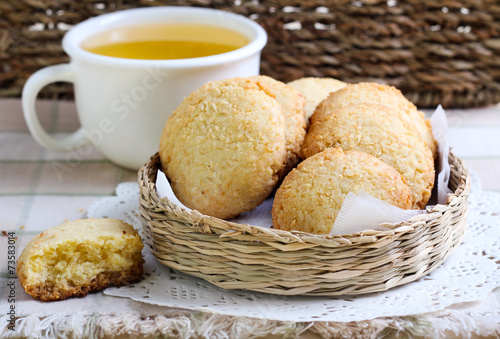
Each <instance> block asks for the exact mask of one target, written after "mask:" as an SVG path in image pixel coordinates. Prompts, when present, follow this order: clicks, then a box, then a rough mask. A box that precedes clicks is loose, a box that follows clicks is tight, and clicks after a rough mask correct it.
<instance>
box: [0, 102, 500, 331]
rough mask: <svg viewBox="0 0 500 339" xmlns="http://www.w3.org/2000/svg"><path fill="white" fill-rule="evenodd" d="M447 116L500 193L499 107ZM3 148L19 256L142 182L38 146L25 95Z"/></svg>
mask: <svg viewBox="0 0 500 339" xmlns="http://www.w3.org/2000/svg"><path fill="white" fill-rule="evenodd" d="M37 112H38V116H39V118H40V121H41V123H42V125H43V126H44V128H46V129H47V130H48V131H49V132H50V133H52V134H55V135H57V136H65V135H69V134H70V133H71V132H72V131H74V130H75V129H77V128H78V127H79V122H78V118H77V114H76V109H75V105H74V103H73V102H59V101H50V100H40V101H38V102H37ZM426 113H430V112H426ZM446 114H447V117H448V122H449V127H450V128H449V136H450V145H451V147H452V149H453V151H454V153H455V154H456V155H457V156H459V157H460V158H461V159H463V160H464V162H465V164H466V165H467V166H468V167H469V168H470V169H472V170H473V171H474V172H476V173H477V174H478V176H479V177H480V178H481V182H482V188H483V189H484V190H492V191H497V192H500V175H499V174H500V137H499V135H500V105H496V106H490V107H486V108H477V109H468V110H447V111H446ZM0 145H1V146H0V174H1V176H0V230H1V231H5V232H15V234H16V236H17V237H18V240H17V244H16V245H17V250H18V252H19V253H17V255H19V254H20V251H21V250H22V248H24V246H25V245H26V243H27V242H28V241H29V240H30V239H31V238H32V237H33V236H34V235H36V234H38V233H40V232H41V231H42V230H44V229H46V228H48V227H51V226H55V225H58V224H61V223H63V222H64V221H67V220H75V219H79V218H85V217H86V210H87V208H88V207H89V206H90V204H92V203H93V202H95V201H96V200H97V199H100V198H102V197H104V196H110V195H113V194H114V191H115V188H116V186H117V184H119V183H121V182H125V181H136V179H137V173H136V172H135V171H131V170H127V169H124V168H121V167H119V166H116V165H114V164H113V163H111V162H110V161H108V160H106V159H105V158H104V157H103V156H102V155H101V154H100V153H99V152H98V151H97V150H95V149H88V150H86V151H85V152H75V151H73V152H71V151H70V152H65V153H64V152H63V153H59V152H52V151H49V150H46V149H44V148H43V147H42V146H40V145H38V144H37V143H36V141H35V140H34V139H33V138H32V137H31V135H30V133H29V131H28V128H27V126H26V124H25V121H24V118H23V114H22V110H21V102H20V100H19V99H0ZM6 239H7V237H5V236H4V237H0V248H2V249H4V248H6V241H7V240H6ZM7 272H8V271H7V253H6V251H3V250H2V251H0V277H1V278H7V277H8V276H9V275H8V273H7ZM2 288H3V286H2ZM17 293H24V291H22V290H21V291H18V292H17ZM0 312H1V313H2V314H3V313H4V310H3V309H2V310H0ZM0 328H1V327H0ZM0 332H1V331H0Z"/></svg>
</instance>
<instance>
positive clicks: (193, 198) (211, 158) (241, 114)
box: [160, 79, 286, 219]
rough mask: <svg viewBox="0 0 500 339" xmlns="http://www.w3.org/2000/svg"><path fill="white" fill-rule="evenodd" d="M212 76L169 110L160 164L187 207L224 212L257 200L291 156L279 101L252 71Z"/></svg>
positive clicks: (233, 213) (241, 208) (228, 215)
mask: <svg viewBox="0 0 500 339" xmlns="http://www.w3.org/2000/svg"><path fill="white" fill-rule="evenodd" d="M244 83H245V85H242V80H241V79H226V80H220V81H213V82H210V83H208V84H206V85H204V86H202V87H200V88H199V89H197V90H195V91H194V92H192V93H191V94H190V95H189V96H188V97H187V98H185V99H184V101H183V102H182V103H181V105H180V106H179V107H178V108H177V109H176V110H175V111H174V113H173V114H172V115H171V116H170V117H169V118H168V120H167V123H166V125H165V129H164V131H163V135H162V137H161V142H160V160H161V164H162V167H163V171H164V172H165V174H166V175H167V177H168V178H169V180H170V181H171V186H172V190H173V191H174V193H175V195H176V196H177V198H178V199H179V200H180V201H181V202H182V203H183V204H184V205H186V206H187V207H190V208H192V209H197V210H198V211H200V212H201V213H203V214H207V215H211V216H215V217H218V218H222V219H227V218H231V217H235V216H237V215H238V214H240V213H243V212H246V211H249V210H251V209H253V208H254V207H256V206H258V205H260V204H261V203H262V201H264V199H265V198H266V197H267V196H268V195H269V193H270V192H271V191H272V190H273V188H274V186H275V184H276V182H277V180H278V174H279V173H280V171H282V170H283V166H284V163H285V160H286V138H285V117H284V113H283V108H282V106H281V105H280V104H279V103H278V101H276V99H275V98H274V97H273V94H272V93H270V92H269V91H268V90H266V89H265V88H262V86H259V84H258V83H256V82H255V81H252V80H250V79H246V80H244Z"/></svg>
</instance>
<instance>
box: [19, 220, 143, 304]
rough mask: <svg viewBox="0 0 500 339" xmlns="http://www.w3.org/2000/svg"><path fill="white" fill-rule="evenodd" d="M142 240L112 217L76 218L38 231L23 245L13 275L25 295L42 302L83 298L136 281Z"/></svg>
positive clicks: (139, 274)
mask: <svg viewBox="0 0 500 339" xmlns="http://www.w3.org/2000/svg"><path fill="white" fill-rule="evenodd" d="M142 248H143V244H142V241H141V238H140V237H139V234H138V233H137V231H136V230H135V229H134V228H133V227H132V226H130V225H129V224H126V223H124V222H123V221H121V220H116V219H82V220H76V221H70V222H66V223H64V224H61V225H59V226H55V227H52V228H49V229H47V230H45V231H43V232H42V233H41V234H39V235H37V236H36V237H35V238H33V239H32V240H31V241H30V242H29V243H28V244H27V245H26V247H25V248H24V250H23V252H22V253H21V255H20V257H19V260H18V262H17V276H18V278H19V281H20V283H21V285H22V286H23V288H24V290H25V291H26V293H28V294H29V295H31V296H32V297H34V298H36V299H39V300H43V301H50V300H63V299H67V298H70V297H83V296H85V295H87V294H88V293H89V292H92V291H98V290H102V289H104V288H106V287H108V286H110V285H115V286H122V285H126V284H130V283H133V282H137V281H140V280H141V276H142V274H143V267H142V264H143V259H142V255H141V250H142Z"/></svg>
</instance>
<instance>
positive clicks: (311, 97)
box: [287, 77, 347, 121]
mask: <svg viewBox="0 0 500 339" xmlns="http://www.w3.org/2000/svg"><path fill="white" fill-rule="evenodd" d="M287 85H288V86H291V87H293V88H295V89H297V90H299V92H301V93H302V94H303V95H304V96H305V97H306V107H305V110H306V121H307V120H309V117H310V116H311V115H313V113H314V110H315V109H316V106H318V105H319V103H320V102H321V101H323V100H324V99H326V98H327V97H328V95H329V94H330V93H331V92H335V91H337V90H339V89H341V88H344V87H345V86H346V85H347V83H345V82H343V81H340V80H337V79H333V78H314V77H306V78H300V79H297V80H293V81H290V82H289V83H287Z"/></svg>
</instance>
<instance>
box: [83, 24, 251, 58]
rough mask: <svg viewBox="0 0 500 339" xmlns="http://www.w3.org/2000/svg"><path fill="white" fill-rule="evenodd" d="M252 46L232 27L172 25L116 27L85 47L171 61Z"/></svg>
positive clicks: (116, 54) (109, 53) (106, 53)
mask: <svg viewBox="0 0 500 339" xmlns="http://www.w3.org/2000/svg"><path fill="white" fill-rule="evenodd" d="M248 43H249V41H248V38H247V37H245V36H244V35H242V34H241V33H238V32H236V31H233V30H231V29H228V28H224V27H217V26H211V25H203V24H182V23H170V24H151V25H140V26H127V27H120V28H116V29H113V30H110V31H107V32H104V33H100V34H98V35H95V36H92V37H90V38H88V39H87V40H85V41H83V42H82V45H81V47H82V48H83V49H84V50H86V51H88V52H91V53H95V54H100V55H104V56H110V57H116V58H127V59H143V60H167V59H190V58H199V57H205V56H210V55H216V54H222V53H226V52H230V51H234V50H236V49H238V48H241V47H243V46H245V45H247V44H248Z"/></svg>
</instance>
